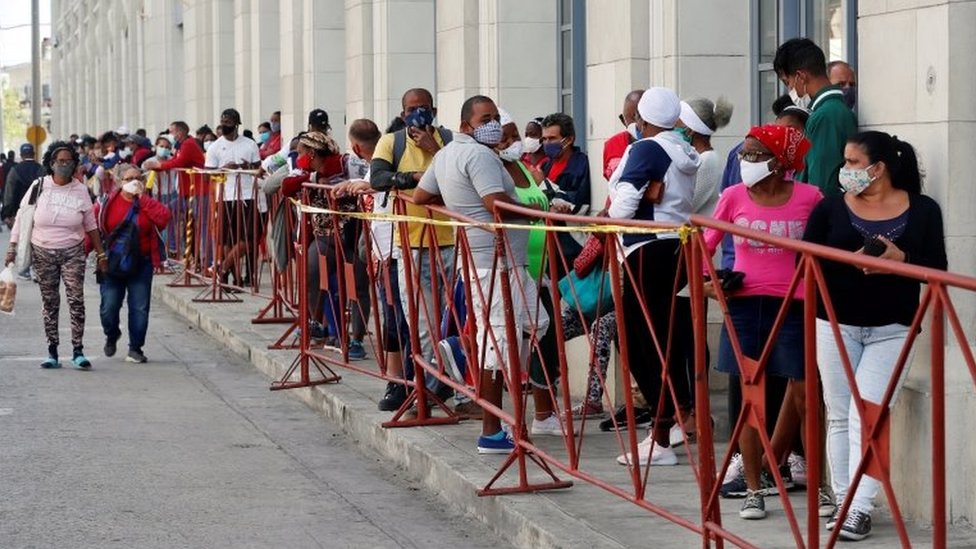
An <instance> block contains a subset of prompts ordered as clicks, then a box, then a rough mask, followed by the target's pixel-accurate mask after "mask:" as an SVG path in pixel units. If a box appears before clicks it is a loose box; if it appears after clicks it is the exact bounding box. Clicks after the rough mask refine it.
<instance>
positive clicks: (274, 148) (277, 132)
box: [260, 111, 281, 160]
mask: <svg viewBox="0 0 976 549" xmlns="http://www.w3.org/2000/svg"><path fill="white" fill-rule="evenodd" d="M280 149H281V111H275V112H273V113H271V118H270V119H268V135H267V138H266V139H265V140H264V142H263V143H262V144H261V150H260V152H261V160H264V159H265V158H267V157H269V156H271V155H273V154H275V153H276V152H278V151H279V150H280Z"/></svg>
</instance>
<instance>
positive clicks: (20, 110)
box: [2, 87, 30, 150]
mask: <svg viewBox="0 0 976 549" xmlns="http://www.w3.org/2000/svg"><path fill="white" fill-rule="evenodd" d="M2 91H3V97H2V99H3V146H4V148H5V149H7V150H17V149H18V148H19V147H20V145H21V144H22V143H24V142H26V141H27V125H28V122H29V121H30V111H29V110H28V109H25V108H24V107H22V106H21V105H20V98H19V97H17V92H16V91H15V90H13V89H11V88H9V87H6V88H3V90H2Z"/></svg>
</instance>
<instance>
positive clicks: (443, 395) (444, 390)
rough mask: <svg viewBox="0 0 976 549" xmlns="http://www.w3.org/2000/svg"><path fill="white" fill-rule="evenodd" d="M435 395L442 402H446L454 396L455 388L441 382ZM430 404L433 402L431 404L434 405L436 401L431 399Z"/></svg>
mask: <svg viewBox="0 0 976 549" xmlns="http://www.w3.org/2000/svg"><path fill="white" fill-rule="evenodd" d="M434 396H436V397H437V398H438V399H440V401H441V402H444V403H446V402H447V401H448V400H451V399H452V398H454V389H451V388H450V387H448V386H447V385H444V384H443V383H441V384H440V387H438V388H437V390H436V391H434ZM430 404H431V406H433V405H434V401H433V400H431V401H430Z"/></svg>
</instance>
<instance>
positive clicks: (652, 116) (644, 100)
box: [637, 88, 681, 129]
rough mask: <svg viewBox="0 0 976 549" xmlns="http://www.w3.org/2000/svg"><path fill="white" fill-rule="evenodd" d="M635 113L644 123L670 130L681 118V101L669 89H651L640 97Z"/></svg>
mask: <svg viewBox="0 0 976 549" xmlns="http://www.w3.org/2000/svg"><path fill="white" fill-rule="evenodd" d="M637 112H638V114H640V117H641V119H643V120H644V121H645V122H647V123H649V124H653V125H655V126H657V127H659V128H665V129H671V128H673V127H674V123H675V122H677V121H678V117H679V116H681V100H680V99H678V95H677V94H676V93H674V90H672V89H670V88H651V89H649V90H647V91H645V92H644V95H642V96H641V98H640V101H639V102H638V103H637Z"/></svg>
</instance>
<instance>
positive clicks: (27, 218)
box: [15, 178, 44, 273]
mask: <svg viewBox="0 0 976 549" xmlns="http://www.w3.org/2000/svg"><path fill="white" fill-rule="evenodd" d="M43 189H44V179H42V178H39V179H36V180H35V181H34V182H33V183H31V186H30V189H28V190H27V192H28V193H30V198H29V199H28V200H27V204H26V205H25V206H24V207H22V208H21V209H20V211H19V212H18V213H17V223H18V224H19V225H20V227H19V231H20V236H19V237H18V240H17V261H16V264H15V267H16V269H17V272H18V273H23V272H25V271H27V269H28V268H30V266H31V233H32V232H33V231H34V212H35V211H36V210H37V197H38V196H40V195H41V191H42V190H43Z"/></svg>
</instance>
